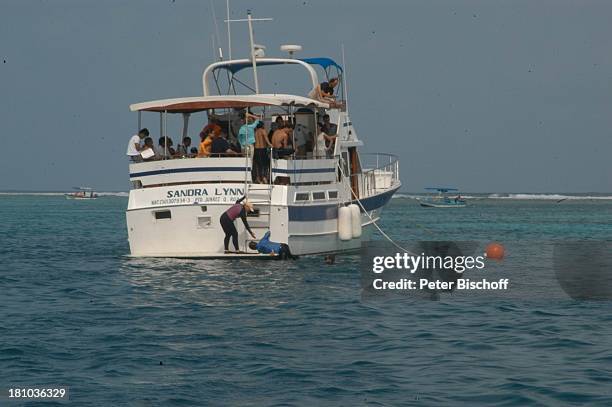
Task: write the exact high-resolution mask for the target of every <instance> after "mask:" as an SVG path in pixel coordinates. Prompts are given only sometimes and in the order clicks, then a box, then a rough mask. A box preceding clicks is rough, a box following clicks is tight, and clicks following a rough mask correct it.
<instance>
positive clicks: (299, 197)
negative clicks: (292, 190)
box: [295, 192, 310, 202]
mask: <svg viewBox="0 0 612 407" xmlns="http://www.w3.org/2000/svg"><path fill="white" fill-rule="evenodd" d="M295 200H296V202H297V201H309V200H310V193H309V192H296V194H295Z"/></svg>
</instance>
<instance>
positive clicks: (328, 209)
mask: <svg viewBox="0 0 612 407" xmlns="http://www.w3.org/2000/svg"><path fill="white" fill-rule="evenodd" d="M396 191H397V188H396V189H393V190H391V191H387V192H384V193H382V194H380V195H375V196H371V197H368V198H364V199H362V200H361V204H362V205H363V207H364V208H365V209H366V210H368V211H372V210H375V209H379V208H382V207H383V206H385V205H386V204H387V203H388V202H389V200H390V199H391V197H392V196H393V194H394V193H395V192H396ZM356 202H357V201H353V203H356ZM337 218H338V206H337V205H312V206H289V220H290V221H298V222H308V221H317V220H328V219H337Z"/></svg>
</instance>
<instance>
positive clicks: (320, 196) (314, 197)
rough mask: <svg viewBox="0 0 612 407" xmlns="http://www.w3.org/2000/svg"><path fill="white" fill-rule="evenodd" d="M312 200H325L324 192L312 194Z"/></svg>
mask: <svg viewBox="0 0 612 407" xmlns="http://www.w3.org/2000/svg"><path fill="white" fill-rule="evenodd" d="M312 200H313V201H321V200H323V201H324V200H325V192H324V191H318V192H313V193H312Z"/></svg>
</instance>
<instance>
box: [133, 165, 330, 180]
mask: <svg viewBox="0 0 612 407" xmlns="http://www.w3.org/2000/svg"><path fill="white" fill-rule="evenodd" d="M224 171H229V172H245V171H251V168H250V167H248V168H246V169H245V167H193V168H169V169H165V170H154V171H143V172H134V173H131V174H130V178H135V177H146V176H149V175H162V174H178V173H185V172H224ZM334 171H335V170H334V169H333V168H303V169H297V170H283V169H280V168H273V169H272V172H274V173H279V174H317V173H330V172H334Z"/></svg>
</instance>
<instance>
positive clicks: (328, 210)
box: [126, 15, 401, 258]
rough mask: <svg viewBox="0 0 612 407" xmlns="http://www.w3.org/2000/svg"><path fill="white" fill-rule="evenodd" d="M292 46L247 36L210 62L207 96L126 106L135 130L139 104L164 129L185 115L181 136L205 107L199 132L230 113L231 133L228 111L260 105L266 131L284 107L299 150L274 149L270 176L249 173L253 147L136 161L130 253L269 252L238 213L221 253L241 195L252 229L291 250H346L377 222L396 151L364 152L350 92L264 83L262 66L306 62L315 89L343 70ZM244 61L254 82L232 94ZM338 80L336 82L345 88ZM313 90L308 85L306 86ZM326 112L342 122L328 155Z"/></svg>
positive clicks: (392, 178) (395, 180)
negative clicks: (292, 90) (268, 47)
mask: <svg viewBox="0 0 612 407" xmlns="http://www.w3.org/2000/svg"><path fill="white" fill-rule="evenodd" d="M248 17H249V20H250V19H251V17H250V15H249V16H248ZM249 23H250V21H249ZM249 25H250V24H249ZM251 35H252V31H251ZM296 48H297V47H292V46H289V47H287V46H285V47H281V49H282V50H291V51H292V52H291V53H290V56H289V58H266V57H263V56H262V53H261V47H259V46H256V45H254V43H253V42H252V37H251V51H252V53H251V54H252V55H251V58H249V59H237V60H236V59H235V60H225V61H223V60H222V61H218V62H215V63H213V64H211V65H209V66H208V67H207V68H206V69H205V70H204V72H203V75H202V88H203V95H202V96H195V97H183V98H176V99H164V100H156V101H150V102H143V103H136V104H133V105H131V106H130V110H131V111H134V112H138V128H139V129H140V128H141V126H142V120H143V118H142V117H141V116H144V115H143V112H153V114H156V115H157V116H158V117H159V123H160V134H161V135H162V136H164V135H165V134H166V123H167V121H168V119H169V118H172V117H175V118H178V119H179V121H180V122H182V126H183V128H182V135H183V136H184V135H187V134H190V130H189V122H190V121H191V122H192V123H193V121H194V117H195V116H196V115H200V116H201V119H200V120H201V121H199V122H198V124H197V128H196V130H195V131H196V132H199V129H200V125H201V124H202V123H206V120H207V118H208V117H214V118H216V119H219V118H222V117H226V121H225V122H223V121H221V122H220V123H221V125H223V126H224V129H226V131H227V133H232V132H233V131H234V130H235V129H233V127H232V123H231V121H232V120H234V118H233V116H232V113H235V112H237V111H238V109H241V110H243V109H250V111H251V112H252V113H256V114H261V115H262V116H263V122H264V124H265V127H266V130H269V129H270V126H271V125H272V119H273V118H275V117H278V116H281V117H282V118H283V119H284V120H291V121H292V123H294V125H295V130H294V132H293V136H292V138H293V140H292V141H293V147H295V149H296V151H295V152H294V153H293V154H291V155H289V156H288V157H284V158H274V156H275V155H276V154H275V153H274V152H272V151H270V153H271V154H272V155H273V157H272V158H271V159H270V163H269V168H268V169H267V171H268V175H269V177H267V178H269V180H268V181H267V183H264V184H262V183H254V182H253V180H252V177H251V168H252V159H251V158H250V157H249V156H248V155H242V156H225V157H214V158H213V157H208V158H191V157H190V158H187V157H185V158H180V159H177V158H175V159H162V160H157V161H145V162H137V163H130V166H129V171H130V181H131V183H132V189H131V190H130V193H129V201H128V207H127V212H126V220H127V230H128V238H129V245H130V251H131V255H132V256H136V257H179V258H180V257H183V258H225V257H262V256H265V257H268V258H269V257H270V256H269V255H261V254H258V253H257V252H256V251H254V250H251V249H250V248H249V247H248V243H249V242H250V241H252V240H254V239H252V238H251V237H250V236H249V235H248V234H247V233H246V231H245V229H244V227H243V225H242V222H240V221H239V220H237V221H236V222H235V225H236V227H237V229H238V232H239V241H240V252H241V253H225V252H224V245H223V238H224V233H223V230H222V228H221V225H220V222H219V219H220V217H221V215H222V214H223V213H224V212H225V211H226V210H227V209H228V208H229V207H230V206H231V205H232V204H234V203H235V202H236V201H237V200H238V199H239V198H241V197H242V196H246V197H247V199H248V200H249V201H250V202H251V203H252V204H253V205H254V207H255V213H254V214H252V215H249V217H248V222H249V224H250V225H251V228H252V229H253V231H254V232H255V234H256V237H257V238H258V239H259V238H261V237H262V236H263V235H264V233H266V232H268V231H269V232H270V240H271V241H273V242H277V243H285V244H287V245H288V246H289V248H290V250H291V252H292V253H293V254H295V255H312V254H324V253H341V252H345V251H354V250H357V249H359V248H360V247H361V244H362V241H363V240H366V239H367V238H368V235H369V233H370V231H371V230H372V228H373V227H374V225H373V222H376V221H378V219H379V218H380V216H381V213H382V210H383V208H384V207H385V205H386V204H387V203H388V202H389V200H390V199H391V197H392V195H393V194H394V193H395V192H396V191H397V190H398V189H399V188H400V185H401V183H400V180H399V167H398V160H397V158H396V157H395V156H393V155H391V154H373V155H364V154H360V153H359V151H358V149H359V148H360V147H361V146H362V145H363V142H362V141H361V140H359V138H358V136H357V132H356V130H355V127H354V126H353V123H352V121H351V119H350V117H349V114H348V112H347V109H346V108H345V106H346V103H345V100H340V99H346V91H344V92H343V93H341V96H339V98H338V99H339V100H338V102H339V103H333V104H330V103H327V102H325V101H320V100H314V99H311V98H308V97H306V96H299V95H292V94H278V93H262V92H260V91H259V84H258V76H257V75H258V72H261V71H262V70H263V69H265V67H267V66H271V65H277V66H281V67H283V68H285V69H288V68H292V69H294V70H295V67H298V68H301V69H302V70H303V71H305V73H306V77H307V79H308V83H309V86H310V87H311V88H312V87H315V86H317V85H318V84H319V82H320V78H323V77H327V78H328V77H329V75H330V74H331V73H332V72H337V73H338V76H340V77H341V78H342V75H341V74H342V71H343V69H342V67H341V66H340V65H338V64H337V63H336V62H334V61H333V60H332V59H329V58H307V59H297V58H295V57H294V56H293V51H295V49H296ZM277 68H278V67H277ZM247 69H251V70H252V72H253V82H254V84H255V87H254V91H253V92H251V93H249V94H234V93H235V92H236V90H237V88H238V87H239V84H243V83H244V81H245V79H244V78H242V79H240V78H239V74H240V73H241V72H243V71H244V70H247ZM320 74H322V75H323V76H322V77H320V76H319V75H320ZM221 80H227V81H228V84H229V85H228V89H229V90H230V91H229V92H228V94H216V95H213V94H212V92H211V89H210V87H211V84H214V85H215V89H217V90H219V89H220V88H221V86H220V81H221ZM342 82H343V81H342V80H341V83H340V88H341V89H345V88H344V84H343V83H342ZM308 91H310V89H304V94H306V93H307V92H308ZM219 93H221V92H219ZM339 93H340V92H339ZM332 105H333V106H332ZM324 114H328V115H329V116H330V122H331V123H332V124H335V125H336V126H337V127H336V128H337V138H336V141H335V143H334V148H333V151H331V152H329V153H328V154H325V153H324V152H320V151H317V147H316V144H317V143H316V142H315V140H314V136H313V135H315V134H317V128H316V125H317V122H319V121H320V119H321V117H322V115H324ZM148 115H149V116H150V115H151V114H148ZM224 115H225V116H224ZM154 120H155V121H157V120H158V118H157V117H154ZM196 134H197V133H196ZM230 137H231V134H230ZM255 240H256V239H255Z"/></svg>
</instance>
